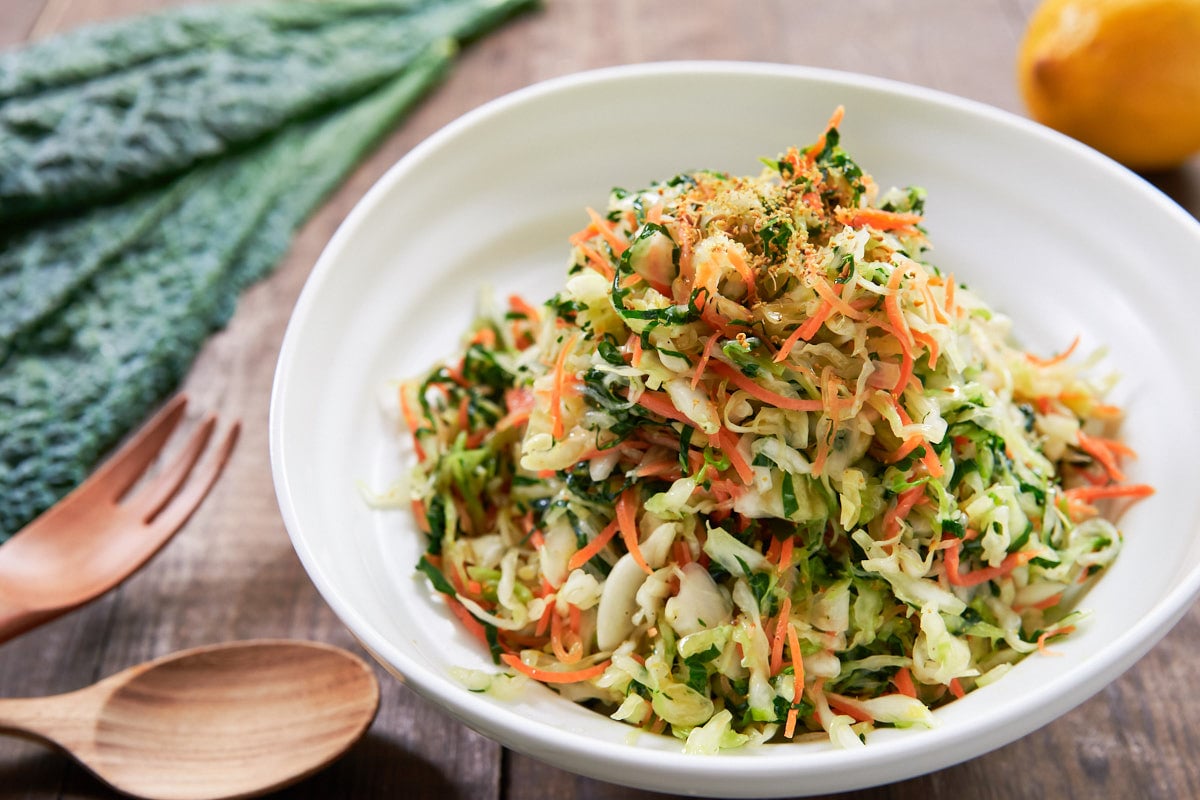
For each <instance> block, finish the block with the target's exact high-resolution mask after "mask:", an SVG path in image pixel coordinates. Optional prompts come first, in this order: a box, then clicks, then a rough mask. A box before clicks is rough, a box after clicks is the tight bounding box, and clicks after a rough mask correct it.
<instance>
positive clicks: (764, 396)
mask: <svg viewBox="0 0 1200 800" xmlns="http://www.w3.org/2000/svg"><path fill="white" fill-rule="evenodd" d="M710 368H711V369H712V371H713V372H715V373H716V374H717V375H720V376H721V377H722V378H725V379H726V380H728V381H729V382H730V383H732V384H733V385H734V386H736V387H737V388H739V389H741V390H742V391H744V392H746V393H747V394H749V395H750V396H751V397H754V398H756V399H758V400H761V401H762V402H764V403H767V404H768V405H772V406H775V407H776V408H782V409H786V410H788V411H822V410H824V408H825V406H824V404H823V403H822V402H821V401H820V400H804V399H801V398H799V397H785V396H784V395H781V394H778V393H777V392H772V391H771V390H770V389H767V388H765V387H763V386H760V385H759V384H757V383H755V382H754V381H753V380H751V379H750V378H748V377H746V376H745V375H744V374H742V371H741V370H739V369H736V368H734V367H731V366H729V365H728V364H726V363H725V362H724V361H714V362H712V364H711V366H710Z"/></svg>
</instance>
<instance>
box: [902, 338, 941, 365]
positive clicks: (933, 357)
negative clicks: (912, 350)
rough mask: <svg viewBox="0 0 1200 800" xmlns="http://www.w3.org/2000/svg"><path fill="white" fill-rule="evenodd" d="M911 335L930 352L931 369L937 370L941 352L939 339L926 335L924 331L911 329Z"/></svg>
mask: <svg viewBox="0 0 1200 800" xmlns="http://www.w3.org/2000/svg"><path fill="white" fill-rule="evenodd" d="M909 333H911V334H912V337H913V338H914V339H916V340H917V341H918V342H920V343H921V344H923V345H925V349H926V350H928V351H929V368H930V369H937V362H938V352H939V350H938V343H937V339H935V338H933V337H932V336H930V335H929V334H928V333H925V332H924V331H919V330H916V329H915V328H913V329H910V330H909Z"/></svg>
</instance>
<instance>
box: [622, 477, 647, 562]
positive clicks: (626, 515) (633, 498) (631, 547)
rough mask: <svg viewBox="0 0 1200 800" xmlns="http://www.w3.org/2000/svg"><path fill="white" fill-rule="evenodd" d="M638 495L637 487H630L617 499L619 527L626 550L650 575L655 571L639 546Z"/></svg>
mask: <svg viewBox="0 0 1200 800" xmlns="http://www.w3.org/2000/svg"><path fill="white" fill-rule="evenodd" d="M637 493H638V490H637V487H635V486H630V487H629V488H628V489H626V490H625V491H623V492H621V496H620V497H618V498H617V526H618V527H619V528H620V530H621V541H623V542H625V549H626V550H628V551H629V554H630V555H631V556H633V560H634V561H635V562H637V565H638V566H639V567H641V568H642V570H643V571H644V572H645V573H646V574H647V575H649V574H651V573H652V572H654V570H652V569H650V565H649V564H647V563H646V558H645V557H644V556H643V555H642V548H641V547H640V546H639V544H638V528H637V517H636V516H635V509H636V507H637V503H638V497H637Z"/></svg>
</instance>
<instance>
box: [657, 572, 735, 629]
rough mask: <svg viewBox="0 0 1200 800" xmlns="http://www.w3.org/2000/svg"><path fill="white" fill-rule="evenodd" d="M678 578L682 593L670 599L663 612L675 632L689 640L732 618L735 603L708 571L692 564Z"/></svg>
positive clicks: (677, 573)
mask: <svg viewBox="0 0 1200 800" xmlns="http://www.w3.org/2000/svg"><path fill="white" fill-rule="evenodd" d="M676 575H678V577H679V592H678V593H677V594H676V595H675V596H674V597H672V598H670V599H669V600H667V604H666V609H665V611H664V613H665V616H666V618H667V622H669V623H670V624H671V628H672V629H674V630H675V632H676V633H678V634H680V635H681V636H685V637H686V636H689V635H690V634H697V633H699V632H700V631H703V630H706V629H708V628H715V627H717V626H720V625H725V624H726V623H728V622H729V621H730V620H732V619H733V603H732V602H731V601H730V599H729V597H728V596H726V595H725V593H724V592H722V591H721V588H720V587H719V586H717V582H716V581H714V580H713V579H712V576H711V575H709V574H708V570H706V569H705V568H704V567H702V566H700V565H699V564H697V563H696V562H694V561H693V562H690V563H688V564H685V565H683V567H680V568H679V569H678V570H677V572H676Z"/></svg>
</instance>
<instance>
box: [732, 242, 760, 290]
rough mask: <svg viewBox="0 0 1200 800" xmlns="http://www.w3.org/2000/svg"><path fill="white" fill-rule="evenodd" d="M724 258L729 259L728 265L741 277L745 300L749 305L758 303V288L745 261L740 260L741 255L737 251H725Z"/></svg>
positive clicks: (752, 271) (752, 272)
mask: <svg viewBox="0 0 1200 800" xmlns="http://www.w3.org/2000/svg"><path fill="white" fill-rule="evenodd" d="M725 256H726V257H727V258H728V259H729V263H730V264H732V265H733V268H734V269H735V270H737V273H738V275H740V276H741V278H742V282H744V283H745V284H746V300H747V301H748V302H749V303H757V302H758V286H757V285H756V284H755V281H754V270H752V269H751V268H750V265H749V264H747V263H746V259H744V258H742V254H741V253H739V252H738V251H737V250H732V249H727V250H726V251H725Z"/></svg>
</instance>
